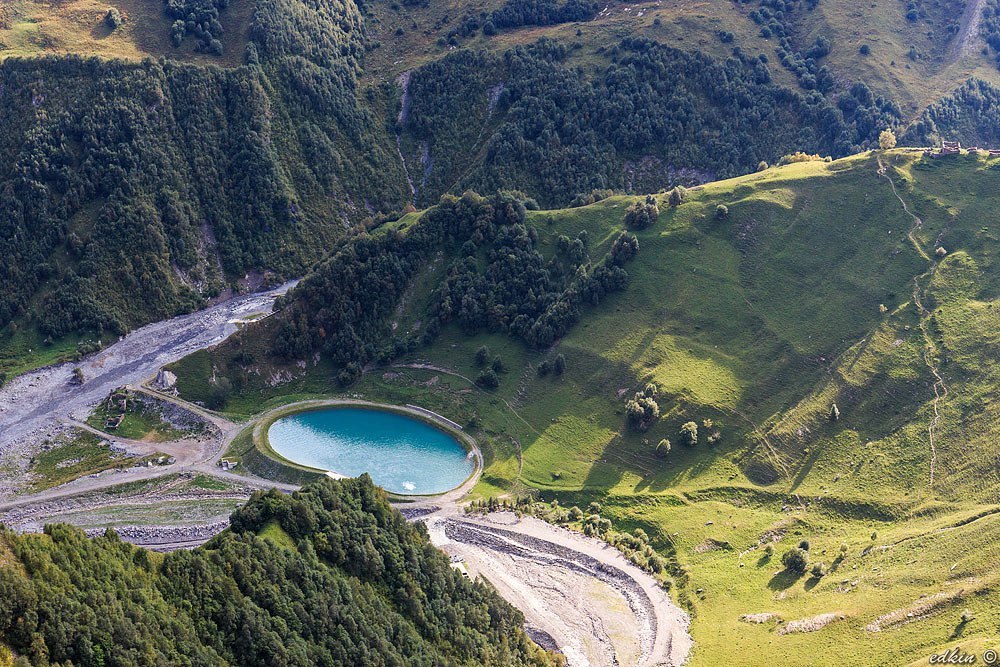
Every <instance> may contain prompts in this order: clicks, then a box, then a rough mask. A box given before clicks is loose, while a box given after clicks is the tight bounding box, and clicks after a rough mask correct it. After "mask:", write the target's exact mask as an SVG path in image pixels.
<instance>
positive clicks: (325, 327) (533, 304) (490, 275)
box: [219, 192, 637, 383]
mask: <svg viewBox="0 0 1000 667" xmlns="http://www.w3.org/2000/svg"><path fill="white" fill-rule="evenodd" d="M529 204H530V202H529ZM618 245H620V244H616V245H615V248H613V249H612V252H611V253H610V254H608V255H607V256H606V257H604V258H602V259H601V260H600V261H597V262H592V261H591V257H590V254H589V249H588V247H587V239H586V237H585V236H583V237H580V238H576V239H570V238H568V237H560V238H558V239H557V240H556V243H555V252H554V253H553V254H552V255H551V256H550V257H548V258H546V256H545V255H543V253H542V252H541V251H540V249H539V248H538V233H537V231H536V230H535V229H534V228H532V227H531V226H530V225H527V224H526V223H525V207H524V203H523V202H522V201H521V199H519V198H518V197H517V196H515V195H513V194H507V193H502V194H498V195H496V196H494V197H490V198H484V197H480V196H479V195H477V194H475V193H473V192H467V193H466V194H465V195H463V196H462V197H454V196H444V197H443V198H442V200H441V202H440V203H439V204H438V205H437V206H435V207H433V208H431V209H430V210H429V211H427V212H426V213H424V214H423V215H422V216H421V217H420V219H419V220H418V221H417V222H415V223H413V224H411V225H410V226H409V227H407V228H405V229H400V228H392V229H385V230H377V231H375V232H374V233H371V234H367V233H366V234H361V235H359V236H356V237H353V238H351V239H349V240H347V241H346V242H344V243H343V244H342V245H341V246H340V248H339V249H338V250H337V251H336V252H335V253H333V255H332V256H331V257H330V258H329V259H327V260H326V261H324V262H323V263H322V264H320V265H319V266H318V267H317V268H316V269H315V270H314V271H313V272H312V273H311V274H310V275H309V276H308V277H307V278H306V279H305V280H303V281H302V283H301V284H300V285H299V286H298V287H296V289H295V290H293V291H292V292H291V294H290V295H289V296H288V298H287V304H286V305H285V307H284V308H283V310H282V311H281V313H279V315H278V316H277V317H276V318H275V319H276V323H271V324H270V325H269V326H270V327H271V330H272V331H274V342H273V345H272V349H271V351H272V352H273V353H274V354H275V355H277V356H278V357H280V358H282V359H285V360H298V359H308V358H310V357H312V356H313V354H314V353H316V352H319V353H321V354H323V355H324V356H325V357H326V358H327V359H328V360H330V361H332V362H333V363H334V364H335V365H336V366H338V367H339V368H341V369H342V370H341V371H340V376H339V379H340V380H341V381H342V382H345V383H346V382H350V381H351V380H353V379H354V378H355V377H356V376H357V375H358V374H359V373H360V372H361V370H362V368H363V367H364V366H365V364H367V363H369V362H371V361H379V360H388V359H391V358H393V357H396V356H398V355H400V354H403V353H405V352H408V351H411V350H413V349H416V348H417V347H418V346H419V345H422V344H426V343H428V342H430V341H432V340H434V338H435V337H436V336H437V334H438V332H439V331H440V328H441V327H442V326H443V325H446V324H448V323H450V322H456V323H457V324H458V325H459V326H461V328H462V329H463V330H464V331H466V332H467V333H470V334H472V333H476V332H478V331H482V330H489V331H502V332H505V333H508V334H510V335H512V336H514V337H516V338H519V339H521V340H523V341H524V342H525V343H527V344H528V345H529V346H531V347H536V348H544V347H547V346H548V345H551V344H552V342H553V341H554V340H555V339H556V338H558V337H560V336H562V335H564V334H565V333H566V332H567V331H568V330H569V328H570V327H571V326H572V325H573V324H574V323H576V322H577V321H578V320H579V318H580V317H581V314H582V309H583V308H585V307H586V306H587V305H588V304H597V303H599V302H600V300H601V299H602V298H603V297H604V296H605V295H606V294H608V293H609V292H613V291H617V290H620V289H623V288H624V287H625V285H626V284H627V282H628V274H627V273H626V272H625V270H624V269H623V268H622V265H623V264H624V263H625V262H626V261H627V260H628V259H630V258H631V257H632V256H634V255H635V250H637V244H636V243H635V242H634V238H633V239H632V245H633V246H636V247H634V248H632V249H631V252H620V251H619V249H618ZM437 253H442V254H443V256H444V257H445V258H447V261H449V262H450V264H449V265H448V269H447V271H446V272H445V277H444V279H443V280H442V282H441V283H440V284H438V285H437V286H436V287H435V288H434V290H433V292H432V297H431V303H430V304H429V312H428V317H427V318H425V320H424V321H423V323H422V326H421V329H420V330H419V331H415V332H412V333H410V334H409V335H405V336H404V335H398V334H393V332H392V330H391V326H390V321H389V319H390V315H391V314H392V313H393V311H394V310H395V308H396V306H397V304H398V303H399V300H400V298H401V297H402V295H403V293H404V292H405V291H406V289H407V288H408V287H409V286H410V285H411V283H412V281H413V279H414V276H415V274H416V273H417V271H419V270H420V269H421V268H423V267H424V266H425V265H426V264H427V262H428V260H429V259H430V257H431V256H432V255H434V254H437ZM255 335H256V333H255ZM241 338H242V337H241V336H239V335H238V336H236V337H235V338H234V340H233V342H232V343H230V344H227V345H226V346H224V347H223V348H222V349H221V351H220V352H219V356H220V357H224V356H225V355H226V354H228V353H230V352H231V351H232V350H231V349H230V348H233V347H237V348H238V347H240V346H241V344H242V343H241ZM234 363H235V364H237V365H239V364H240V363H241V357H240V355H239V354H238V353H237V354H236V356H235V357H234Z"/></svg>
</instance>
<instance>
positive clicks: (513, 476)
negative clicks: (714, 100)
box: [175, 151, 1000, 665]
mask: <svg viewBox="0 0 1000 667" xmlns="http://www.w3.org/2000/svg"><path fill="white" fill-rule="evenodd" d="M883 160H884V161H886V162H888V163H889V164H890V166H889V170H888V175H889V176H890V177H891V178H893V179H894V181H895V183H896V188H897V190H898V192H899V193H900V196H901V197H902V198H903V199H904V200H905V201H906V202H907V205H908V207H909V208H910V210H912V211H914V212H915V213H916V214H917V215H918V216H919V217H920V218H921V220H922V226H921V227H919V228H917V229H915V228H914V219H913V218H912V217H911V216H910V215H908V214H907V213H906V212H905V211H904V210H903V208H902V206H901V205H900V202H899V200H897V199H896V197H895V196H894V195H893V193H892V189H891V188H890V187H889V184H888V183H887V182H886V180H885V178H880V177H879V176H878V175H877V173H876V172H877V168H878V164H877V162H876V160H875V158H874V157H873V156H871V155H867V154H866V155H860V156H855V157H852V158H848V159H845V160H840V161H836V162H833V163H824V162H811V163H802V164H795V165H791V166H788V167H784V168H778V169H770V170H767V171H765V172H761V173H758V174H754V175H750V176H746V177H742V178H738V179H733V180H729V181H724V182H719V183H712V184H709V185H706V186H703V187H700V188H696V189H693V190H691V191H690V192H689V196H688V199H687V201H686V202H685V203H684V204H682V205H681V206H680V207H678V208H669V207H666V206H664V209H663V212H662V213H661V215H660V218H659V220H658V221H657V222H656V224H655V225H653V226H652V227H651V228H649V229H647V230H643V231H641V232H638V236H639V241H640V251H639V255H638V257H637V258H636V259H635V260H633V262H632V263H630V265H629V266H628V272H629V274H630V284H629V286H628V288H627V289H626V290H625V291H624V292H622V293H618V294H614V295H611V296H610V297H608V298H606V299H605V300H604V301H602V302H601V304H600V305H599V306H596V307H594V308H593V309H591V310H588V311H587V313H586V314H585V316H584V318H583V320H582V321H581V322H580V323H579V324H578V325H577V326H576V327H575V328H574V329H573V330H572V331H571V332H570V333H569V334H568V335H567V336H566V337H565V338H564V339H562V340H561V341H559V342H558V343H557V344H556V345H555V346H554V347H553V349H551V350H547V351H544V352H532V351H529V350H527V349H526V348H524V346H522V345H521V344H519V343H516V342H514V341H512V340H510V339H508V338H505V337H503V336H500V335H479V336H474V337H469V336H466V335H465V334H463V333H461V332H459V331H457V330H454V329H453V328H450V327H446V328H445V329H444V330H443V331H442V334H441V336H440V337H439V338H438V339H437V341H436V342H435V343H434V344H433V345H431V346H430V347H427V348H422V349H420V350H418V351H417V352H416V353H414V354H413V355H412V356H411V357H409V358H404V359H400V360H397V361H396V362H394V363H393V364H392V365H391V367H377V368H373V369H371V370H370V371H369V372H368V373H366V374H365V375H364V376H363V378H362V379H361V380H360V381H359V382H357V383H356V384H355V385H353V386H351V387H350V388H349V389H348V390H346V391H345V390H343V389H339V388H337V387H336V385H335V384H334V382H333V380H332V374H331V373H329V369H327V368H325V367H324V366H323V364H322V363H320V364H319V365H316V366H307V368H305V369H301V368H299V369H296V368H283V367H268V366H263V365H262V367H261V368H260V369H259V370H260V376H261V377H264V378H277V377H279V376H280V375H281V374H285V375H284V377H289V376H291V377H293V379H291V380H290V381H289V382H287V383H284V384H282V383H281V382H273V383H271V382H263V383H261V384H259V385H257V386H255V387H254V391H252V392H247V393H244V394H237V395H235V396H234V397H233V398H232V399H231V408H232V409H233V410H234V411H235V412H239V413H243V414H248V413H253V412H256V411H258V410H260V409H262V408H263V407H265V406H272V405H276V404H280V403H283V402H288V401H290V400H293V399H300V398H302V397H304V396H312V395H323V394H325V395H338V394H339V395H346V392H349V393H350V394H351V395H355V396H362V397H364V398H366V399H370V400H379V401H386V402H399V403H415V404H420V405H424V406H426V407H428V408H430V409H433V410H436V411H438V412H440V413H442V414H445V415H447V416H448V417H450V418H451V419H454V420H456V421H458V422H459V423H463V424H466V423H468V424H471V425H472V430H473V432H474V434H475V435H476V437H477V440H478V441H479V442H480V443H481V444H482V445H483V447H484V453H485V454H486V465H487V467H486V470H485V474H484V476H483V479H482V481H481V483H480V485H479V487H478V488H477V492H478V493H479V494H480V495H484V496H485V495H498V494H503V493H507V494H518V493H527V492H530V493H534V494H536V495H539V496H541V497H543V498H544V499H546V500H552V499H558V500H559V501H560V504H561V506H563V507H569V506H571V505H574V504H575V505H578V506H580V507H582V508H585V507H586V506H587V504H588V503H589V502H591V501H599V502H601V503H602V504H603V510H602V515H603V516H605V517H607V518H610V519H612V521H613V522H614V524H615V528H616V529H618V530H633V529H635V528H642V529H643V530H644V531H646V533H647V534H648V535H649V536H650V540H651V543H652V544H654V545H655V546H656V548H657V550H658V551H659V552H660V553H661V554H662V555H664V556H666V557H667V558H668V560H669V561H670V562H671V563H672V572H671V574H672V576H673V579H674V583H675V587H674V591H675V594H676V596H677V597H678V599H679V600H680V601H681V602H682V603H683V604H685V605H686V606H687V607H688V608H689V609H690V610H691V612H692V613H693V616H694V620H693V625H692V632H693V635H694V638H695V642H696V649H695V652H694V654H693V657H692V664H695V665H711V664H719V663H720V662H721V661H725V660H726V659H728V657H731V655H732V651H733V647H734V646H735V647H738V648H739V651H740V655H741V656H742V659H741V664H760V665H764V664H770V663H771V661H773V659H774V655H775V651H778V652H780V655H781V656H782V659H783V661H785V662H787V664H843V663H844V661H850V660H861V661H863V662H867V663H873V664H874V663H877V664H889V663H892V664H898V663H901V662H908V661H912V660H917V659H920V658H922V657H925V656H926V655H929V654H930V653H931V652H932V651H934V650H937V649H938V647H941V646H944V645H946V644H948V643H955V642H956V641H958V642H960V643H961V642H962V641H964V642H967V643H969V645H970V646H971V645H972V644H973V643H976V642H979V643H982V642H984V641H985V642H987V643H988V642H989V641H995V640H996V638H997V630H996V628H995V627H994V626H992V625H990V623H989V621H988V620H984V619H987V618H988V617H989V614H988V610H989V609H990V608H991V607H993V606H995V605H996V604H997V603H998V598H997V592H996V584H997V582H996V574H995V567H994V565H993V564H994V563H995V559H996V554H997V546H998V539H1000V515H998V513H997V511H996V509H997V506H996V498H997V493H998V489H1000V480H998V477H997V469H996V464H995V448H994V447H993V445H992V444H991V443H992V442H994V441H995V424H997V423H1000V420H998V419H997V418H996V415H994V413H995V412H996V411H997V410H998V409H1000V407H998V405H997V404H996V401H995V397H994V392H993V391H992V390H991V389H990V387H992V386H995V379H994V375H995V373H996V372H997V369H998V368H1000V365H998V363H1000V359H997V357H996V354H995V350H994V349H993V347H992V340H993V338H994V335H995V334H994V333H992V332H994V331H995V327H994V326H992V325H991V321H992V319H991V318H992V316H993V313H992V309H993V307H994V305H993V304H994V301H995V299H996V298H997V294H998V290H997V288H998V287H1000V272H998V271H997V269H996V266H995V261H996V260H995V257H996V248H997V247H1000V246H998V245H997V244H996V240H997V239H996V237H995V234H996V232H995V231H994V230H992V229H991V228H990V226H989V223H988V222H987V221H988V220H989V216H988V212H989V211H990V210H991V208H992V207H993V206H994V205H995V203H996V195H995V192H996V191H997V186H998V180H1000V172H998V171H997V169H996V167H995V165H996V164H997V163H996V161H986V160H985V159H983V158H973V157H969V156H960V157H958V158H956V159H942V160H928V159H922V158H920V156H919V155H917V154H915V153H907V152H903V151H896V152H893V153H891V154H888V155H886V156H883ZM630 201H631V199H630V198H624V197H616V198H611V199H607V200H604V201H601V202H598V203H597V204H594V205H591V206H588V207H584V208H579V209H572V210H563V211H539V212H533V213H530V214H529V222H530V223H532V224H533V225H534V226H535V227H536V228H537V229H538V231H539V234H540V238H541V244H542V246H541V247H542V248H545V247H546V244H548V243H552V242H553V241H554V239H555V238H556V237H557V236H558V235H559V234H567V235H570V236H575V235H576V234H577V233H579V232H580V231H582V230H587V232H588V234H589V238H590V244H591V255H592V256H595V255H598V254H599V253H598V250H597V249H599V248H601V247H602V246H603V245H606V244H608V243H609V242H610V239H612V238H614V235H615V234H616V233H617V231H618V230H619V229H620V228H621V226H622V217H623V213H624V209H625V207H626V206H627V205H628V203H630ZM718 204H725V205H726V206H727V207H728V209H729V214H728V217H727V218H725V219H722V220H720V219H717V218H716V215H715V210H716V206H717V205H718ZM908 234H912V237H913V241H911V240H910V238H909V237H908ZM915 244H916V245H919V246H920V247H921V248H922V249H923V250H924V252H925V253H926V255H927V256H929V257H931V258H932V260H931V261H928V260H926V259H924V258H923V256H922V255H921V254H920V253H918V252H917V249H916V247H915ZM939 246H940V247H944V248H945V249H946V254H945V255H944V256H943V257H941V256H939V255H938V254H936V253H935V252H934V250H935V248H936V247H939ZM432 270H433V269H432V268H428V269H427V272H428V273H425V274H424V278H426V277H427V276H428V275H430V273H429V272H430V271H432ZM420 279H421V278H419V277H418V279H417V280H418V281H419V280H420ZM915 280H916V284H917V285H918V286H919V288H920V294H921V298H922V301H923V302H924V303H925V306H926V307H927V308H928V310H929V311H930V315H924V316H921V315H920V314H919V313H918V311H917V309H916V308H915V306H914V303H913V291H914V281H915ZM425 305H426V304H425V303H423V302H422V299H416V300H413V301H410V302H407V303H406V304H404V307H403V311H404V312H402V313H401V315H400V321H401V322H412V321H415V320H416V319H419V312H420V311H419V309H420V308H422V307H425ZM882 306H884V308H882ZM921 317H923V318H924V319H926V321H925V322H923V323H921V321H920V320H921ZM921 324H923V325H924V326H923V328H922V327H921ZM924 329H926V330H927V331H928V335H929V336H930V339H931V341H932V342H933V343H934V350H933V352H932V354H931V355H930V356H929V360H930V362H931V363H932V364H933V365H934V367H935V368H938V369H939V372H940V373H941V374H942V376H943V378H944V380H945V383H946V384H947V386H948V389H949V393H948V396H947V398H946V399H944V400H941V401H939V403H938V410H939V414H940V417H939V419H938V422H937V424H936V434H935V436H936V437H935V440H936V449H937V453H936V457H937V463H936V469H937V472H936V476H935V482H934V485H933V486H930V484H929V467H930V459H931V452H930V450H929V447H928V427H929V425H930V424H931V420H932V419H933V414H934V405H933V398H934V394H933V391H932V387H931V384H932V383H933V376H932V373H931V370H930V367H929V366H928V362H927V360H926V359H925V355H924V353H925V348H926V346H927V345H928V340H927V339H926V338H925V337H924V335H923V330H924ZM262 333H264V331H263V330H262ZM483 344H486V345H488V346H489V347H490V349H491V350H492V351H493V353H495V354H500V355H501V356H502V357H503V360H504V365H505V366H506V368H507V370H506V372H505V373H504V374H503V375H502V378H501V385H500V388H499V389H498V390H497V391H495V392H488V391H484V390H481V389H478V388H476V387H474V386H472V385H470V383H469V382H468V381H466V380H463V379H462V377H461V376H465V377H475V375H476V373H477V367H476V366H475V362H474V357H475V351H476V349H477V348H478V347H479V346H481V345H483ZM556 353H561V354H563V355H565V358H566V362H567V369H566V372H565V373H564V374H563V375H562V376H554V375H551V374H550V375H548V376H546V377H539V376H538V374H537V372H536V370H535V369H536V368H537V366H538V364H539V363H540V362H541V361H542V360H544V359H547V358H548V359H551V358H552V357H553V356H554V355H555V354H556ZM215 354H226V351H225V350H224V349H223V350H222V351H215V352H210V353H200V354H199V355H198V356H197V357H195V358H189V359H187V360H184V361H182V362H181V363H179V364H177V365H176V366H175V372H178V374H179V375H180V383H179V387H180V388H181V391H182V394H183V393H184V392H190V391H192V390H193V389H194V388H197V387H199V386H200V387H204V386H206V385H205V383H206V382H207V377H209V376H210V374H211V370H212V366H213V361H212V359H213V355H215ZM258 358H261V357H258ZM416 363H422V364H429V365H432V366H437V367H441V368H445V369H447V370H448V371H449V372H443V371H441V370H434V369H427V368H414V367H411V366H408V364H416ZM649 381H655V382H657V383H658V384H659V386H660V395H659V399H658V403H659V406H660V410H661V418H660V419H659V421H658V422H656V423H655V424H654V425H653V427H652V428H651V429H650V430H649V431H648V432H646V433H635V432H632V431H630V430H629V429H627V428H626V425H625V417H624V401H625V398H626V397H628V396H631V393H632V392H634V391H635V390H636V389H638V388H641V387H642V386H643V385H644V384H645V383H646V382H649ZM194 393H195V394H197V392H194ZM834 402H836V403H837V405H838V406H839V408H840V415H841V416H840V419H839V420H838V421H836V422H831V421H830V420H829V418H828V414H829V410H830V405H831V403H834ZM705 419H710V420H712V422H713V427H712V429H711V430H719V431H720V432H721V434H722V437H721V440H720V441H719V442H717V443H716V444H713V445H709V444H708V443H707V442H706V440H707V435H708V429H705V428H704V427H702V428H701V429H700V439H699V443H698V444H697V446H695V447H693V448H687V447H684V446H682V445H680V444H679V442H678V439H677V435H676V434H677V432H678V429H679V427H680V425H681V424H682V423H684V422H686V421H689V420H695V421H697V422H698V423H699V424H701V423H702V422H703V420H705ZM663 437H667V438H670V439H671V441H672V442H673V443H674V447H673V451H672V452H671V453H670V455H669V456H668V457H667V458H666V459H665V460H664V459H660V458H657V457H656V455H655V453H654V451H653V449H654V446H655V444H656V443H657V442H658V441H659V440H660V439H661V438H663ZM802 539H807V540H809V541H810V542H811V550H810V554H811V555H810V560H811V561H812V562H813V563H816V562H822V563H824V564H825V565H826V567H827V571H828V574H826V576H824V577H821V578H817V577H814V576H812V575H811V574H809V573H807V574H806V575H804V576H802V577H790V576H787V575H784V574H780V571H781V569H782V567H781V564H780V557H781V554H782V553H783V552H784V551H785V550H786V549H788V548H791V547H793V546H795V545H796V544H798V542H799V541H800V540H802ZM724 543H726V544H729V545H730V546H731V547H732V548H731V549H717V548H705V547H704V545H706V544H708V545H713V544H724ZM768 543H773V546H774V555H773V556H771V557H767V556H765V555H764V547H765V546H766V544H768ZM841 545H846V553H845V556H844V557H842V558H841V557H838V554H839V553H840V548H841ZM939 593H941V594H946V596H947V599H948V600H949V602H947V603H942V604H940V605H938V606H937V607H936V608H935V609H934V610H932V611H931V612H929V613H927V614H926V615H922V616H921V617H920V619H919V621H915V622H911V623H907V624H897V625H893V626H892V627H891V628H887V629H883V630H882V631H881V632H878V633H876V632H872V631H869V630H867V629H866V627H867V626H868V625H869V624H870V623H872V622H873V621H874V620H875V619H877V618H879V617H881V616H885V615H889V614H891V613H892V612H894V611H898V610H901V609H903V610H905V609H907V608H908V607H909V606H910V605H913V604H914V603H915V602H916V601H918V600H920V598H921V596H922V595H925V594H932V595H933V594H939ZM965 608H968V609H970V610H971V611H972V612H973V614H974V615H976V616H977V619H979V620H973V621H972V622H970V623H967V624H964V625H963V626H962V627H961V628H957V627H956V626H957V624H958V623H959V620H960V619H959V615H960V614H961V612H962V610H963V609H965ZM764 612H771V613H775V614H777V615H778V616H780V617H781V618H782V619H784V622H788V621H793V620H799V619H810V618H813V617H816V616H819V615H822V614H828V613H832V614H834V621H833V622H831V623H829V624H828V625H826V626H825V627H822V628H821V629H818V630H816V631H814V632H787V633H783V634H779V633H777V631H776V630H777V629H778V628H783V627H784V622H783V623H781V624H777V625H775V624H760V625H755V624H748V623H745V622H742V621H740V616H742V615H744V614H757V613H764ZM956 632H957V633H959V634H958V635H956V634H955V633H956Z"/></svg>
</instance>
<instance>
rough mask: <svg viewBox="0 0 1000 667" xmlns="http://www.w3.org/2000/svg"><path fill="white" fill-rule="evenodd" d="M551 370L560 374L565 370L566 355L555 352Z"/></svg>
mask: <svg viewBox="0 0 1000 667" xmlns="http://www.w3.org/2000/svg"><path fill="white" fill-rule="evenodd" d="M552 370H553V371H555V374H556V375H562V374H563V372H564V371H565V370H566V357H564V356H563V355H561V354H557V355H556V359H555V361H554V362H552Z"/></svg>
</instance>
